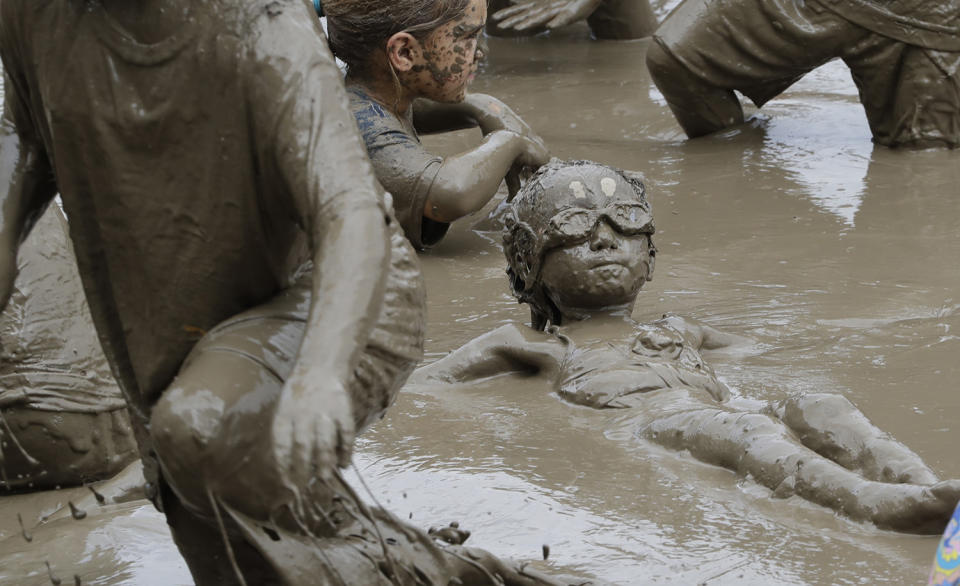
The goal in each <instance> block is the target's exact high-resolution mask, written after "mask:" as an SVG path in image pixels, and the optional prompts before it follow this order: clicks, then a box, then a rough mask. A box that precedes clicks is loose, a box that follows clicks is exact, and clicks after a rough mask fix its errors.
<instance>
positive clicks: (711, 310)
mask: <svg viewBox="0 0 960 586" xmlns="http://www.w3.org/2000/svg"><path fill="white" fill-rule="evenodd" d="M490 44H491V54H492V57H491V60H490V62H489V63H488V64H487V66H486V70H485V71H484V73H483V75H482V76H481V77H480V78H479V79H478V80H477V83H476V87H475V90H476V91H481V92H489V93H492V94H495V95H497V96H500V97H501V98H503V99H504V100H505V101H506V102H508V103H509V104H510V105H511V106H513V107H514V108H515V109H516V110H517V111H518V112H519V113H520V114H521V115H522V116H524V117H525V118H526V119H527V120H528V121H529V122H530V123H531V125H532V126H533V127H534V128H535V129H537V130H538V131H539V132H540V133H541V134H542V135H543V136H544V138H545V139H546V140H547V142H548V144H549V145H550V146H551V148H552V149H553V152H554V154H555V155H557V156H560V157H563V158H589V159H594V160H597V161H602V162H604V163H608V164H612V165H616V166H620V167H623V168H627V169H633V170H637V171H641V172H643V173H644V175H645V176H646V177H647V183H648V188H649V195H650V199H651V201H652V203H653V206H654V212H655V214H656V221H657V227H658V234H657V245H658V247H659V248H660V251H661V253H660V256H659V257H658V265H657V274H656V275H655V278H654V280H653V282H651V283H649V284H648V285H647V287H646V288H645V291H643V292H642V293H641V295H640V298H639V301H638V303H637V306H636V308H635V310H634V314H635V316H636V317H637V318H639V319H651V318H655V317H658V316H659V315H660V314H662V313H663V312H665V311H674V312H677V313H682V314H688V315H692V316H695V317H698V318H700V319H703V320H705V321H707V322H709V323H711V324H713V325H715V326H717V327H720V328H724V329H727V330H730V331H733V332H736V333H739V334H743V335H747V336H750V337H752V338H754V339H755V340H756V341H757V347H758V348H759V351H758V352H757V353H755V354H753V355H750V356H737V355H730V354H715V355H713V356H710V357H708V359H710V360H712V361H713V363H714V366H715V368H716V370H717V372H718V373H720V374H721V376H722V377H723V378H724V380H725V381H726V382H728V384H730V385H731V386H732V387H733V388H734V389H735V390H736V393H737V394H738V395H739V396H741V397H743V398H745V399H771V398H777V397H781V396H783V395H784V394H785V393H787V392H793V391H797V390H817V391H834V392H839V393H842V394H844V395H846V396H847V397H849V398H850V399H851V400H852V401H853V402H854V403H856V404H858V405H859V406H860V407H861V408H862V409H863V410H864V411H865V412H866V413H867V414H868V415H869V416H870V417H871V418H872V419H874V420H875V421H876V422H877V423H878V424H879V425H880V426H881V427H883V428H884V429H887V430H889V431H890V432H891V433H893V434H894V435H895V436H897V437H898V438H900V439H902V440H903V441H905V442H906V443H907V444H908V445H910V446H911V447H912V448H914V449H915V450H916V451H918V452H919V453H920V454H921V455H922V456H923V457H924V458H925V459H926V460H927V461H928V462H929V463H930V464H931V466H933V468H934V469H935V470H938V471H941V472H942V473H943V475H944V476H947V477H955V476H960V462H957V461H956V459H955V455H954V454H955V452H954V450H953V449H952V446H953V445H954V444H955V442H952V441H951V438H952V436H951V435H950V433H951V431H954V430H955V429H956V424H955V421H954V420H953V417H954V414H955V413H960V394H958V393H957V392H956V389H957V385H956V381H957V380H958V377H960V366H958V361H957V360H956V357H957V355H958V352H960V341H958V338H960V321H958V319H960V318H958V314H960V310H958V306H960V297H958V296H957V293H956V291H958V290H960V267H958V263H957V260H956V259H957V258H958V257H960V238H958V236H960V233H958V230H960V229H958V226H960V197H958V196H960V188H958V187H957V186H958V185H960V152H938V151H929V152H897V151H891V150H889V149H885V148H874V147H873V145H872V144H871V142H870V135H869V131H868V129H867V126H866V121H865V118H864V116H863V113H862V111H861V110H860V107H859V105H858V104H857V102H856V90H855V88H854V87H853V84H852V82H851V81H850V79H849V74H848V73H847V71H846V69H845V68H844V66H843V65H842V64H840V63H832V64H830V65H829V66H827V67H825V68H823V69H822V70H821V71H818V72H816V73H815V74H813V75H811V76H809V77H808V78H806V79H805V80H803V81H802V82H801V83H799V84H797V85H796V86H795V87H794V88H792V89H791V91H790V92H788V93H787V94H786V95H784V96H783V97H781V98H779V99H777V100H774V101H773V102H771V103H770V104H768V105H767V106H765V107H764V108H763V110H762V112H761V113H760V114H759V115H758V117H757V118H756V119H755V120H754V121H753V122H751V123H749V124H747V125H745V126H744V127H742V128H736V129H732V130H729V131H727V132H724V133H721V134H720V135H717V136H713V137H708V138H704V139H700V140H697V141H691V142H688V141H686V140H684V137H683V135H682V133H681V132H680V130H679V128H678V127H677V126H676V124H675V122H674V120H673V117H672V115H671V114H670V112H669V111H668V109H667V108H666V107H665V106H664V104H663V103H662V101H661V98H660V97H659V95H658V93H657V92H656V90H655V89H654V88H653V86H652V84H651V83H650V81H649V78H648V77H647V74H646V71H645V68H644V66H643V56H644V53H645V50H646V42H643V41H640V42H625V43H598V42H589V41H587V40H586V39H585V37H584V30H583V29H578V30H573V31H571V32H569V33H566V34H564V35H558V36H557V38H537V39H526V40H498V39H492V40H491V43H490ZM753 112H754V109H752V108H748V113H753ZM477 140H478V136H477V135H476V133H473V132H464V133H458V134H457V135H456V136H453V137H443V138H434V137H431V138H430V140H428V141H427V144H428V146H429V147H430V148H432V149H435V150H437V151H438V152H452V151H456V150H458V149H462V148H464V147H465V146H467V145H470V144H474V143H475V142H476V141H477ZM481 215H482V214H481ZM479 217H480V216H479V215H478V218H479ZM463 223H464V222H461V224H463ZM467 228H468V227H467V226H460V225H458V226H456V227H455V228H454V230H452V233H451V235H450V236H449V237H448V239H447V240H445V241H444V243H443V244H441V245H440V246H439V247H438V248H437V249H435V250H434V251H432V252H430V253H429V254H427V255H425V256H424V257H423V268H424V272H425V275H426V279H427V284H428V292H429V296H430V306H429V307H430V312H429V316H430V319H429V328H428V345H427V356H428V360H431V359H435V358H436V357H437V356H441V355H443V354H444V353H445V352H447V351H449V350H451V349H453V348H455V347H457V346H459V345H460V344H463V343H464V342H466V341H468V340H469V339H471V338H472V337H474V336H477V335H479V334H481V333H484V332H486V331H488V330H490V329H493V328H494V327H496V326H498V325H500V324H502V323H504V322H507V321H523V320H525V319H526V318H527V313H526V311H525V309H524V308H523V307H521V306H518V305H517V304H516V302H515V301H514V300H513V298H512V297H511V296H510V295H509V292H508V289H507V283H506V279H505V277H504V272H503V271H504V267H505V263H504V261H503V258H502V254H501V252H500V250H499V248H498V247H497V246H496V244H495V242H496V238H495V237H493V238H491V235H490V234H487V235H485V236H484V235H479V234H477V233H475V232H471V231H470V230H468V229H467ZM492 236H495V234H494V235H492ZM357 465H358V469H359V470H360V473H361V475H362V476H363V478H364V479H365V480H366V481H367V483H368V484H369V486H370V488H371V490H372V492H373V494H374V495H376V499H377V500H379V501H380V502H382V503H383V504H384V505H386V506H388V507H390V508H391V509H392V510H394V511H395V512H396V513H397V514H398V515H400V516H402V517H404V518H407V517H408V516H410V515H412V520H413V521H414V522H417V523H420V524H422V525H423V526H429V525H439V524H446V523H449V522H450V521H453V520H459V521H460V522H461V523H462V524H463V526H464V527H466V528H468V529H470V530H472V531H473V533H474V535H473V537H472V538H471V541H470V543H471V544H473V545H477V546H482V547H487V548H489V549H491V550H493V551H495V552H496V553H499V554H503V555H508V556H514V557H518V558H524V559H539V558H540V557H541V546H542V545H544V544H547V545H550V547H551V555H550V558H549V560H548V561H546V562H539V565H540V566H541V567H547V568H552V569H559V570H563V571H572V572H573V571H580V572H584V573H588V574H594V575H598V576H601V577H604V578H606V579H608V580H612V581H614V582H616V583H621V584H647V583H662V584H677V583H684V584H686V583H708V584H769V583H778V584H855V583H876V584H908V583H920V582H921V581H923V580H924V579H925V576H926V572H927V569H928V567H929V563H930V561H931V560H932V556H933V552H934V549H935V546H936V539H934V538H926V537H923V538H921V537H913V536H903V535H897V534H893V533H888V532H883V531H878V530H876V529H874V528H872V527H870V526H865V525H860V524H856V523H852V522H849V521H846V520H844V519H841V518H838V517H835V516H834V515H833V514H831V513H830V512H828V511H826V510H825V509H822V508H819V507H816V506H813V505H810V504H809V503H806V502H802V501H798V500H797V499H789V500H786V501H782V500H775V499H773V498H771V496H770V494H769V491H766V490H765V489H762V488H760V487H758V486H756V485H755V484H754V483H753V482H752V481H751V480H750V479H749V478H737V477H736V476H735V475H733V474H732V473H730V472H727V471H725V470H720V469H718V468H714V467H710V466H706V465H703V464H700V463H697V462H695V461H693V460H692V459H690V458H689V457H687V456H684V455H678V454H675V453H671V452H667V451H664V450H661V449H659V448H656V447H653V446H650V445H647V444H643V443H640V442H638V441H636V440H634V439H633V438H632V435H631V430H630V423H629V414H624V413H623V412H616V413H612V414H610V413H605V412H596V411H591V410H589V409H583V408H576V407H571V406H569V405H566V404H564V403H562V402H561V401H559V400H558V399H557V398H555V397H554V396H552V395H551V394H550V393H549V389H546V388H541V387H538V386H537V385H536V384H533V383H532V382H531V381H528V380H525V379H517V378H501V379H498V380H495V381H491V382H489V383H486V384H481V385H473V386H454V387H451V388H449V389H443V390H438V389H423V388H414V387H408V388H407V389H405V391H404V392H403V393H402V395H401V397H400V399H399V400H398V403H397V404H396V406H395V407H394V408H393V409H392V410H391V411H390V413H389V414H388V416H387V417H386V419H385V420H384V421H382V422H381V423H379V424H377V425H376V426H375V427H374V429H373V430H372V431H371V433H369V434H368V435H367V436H366V437H364V438H362V439H361V441H360V447H359V450H358V457H357ZM0 507H3V512H4V517H5V518H6V517H7V513H8V511H9V510H10V507H9V506H5V505H3V504H0ZM143 511H149V509H143ZM134 513H136V514H141V513H140V512H139V511H133V512H132V513H131V515H130V516H131V517H134V516H135V515H134ZM143 514H147V513H143ZM153 515H154V516H153V517H152V518H150V519H149V522H147V521H148V520H145V519H144V518H141V519H140V520H139V521H138V522H139V523H140V525H139V527H140V528H139V529H138V530H137V531H140V533H138V532H136V531H134V532H132V533H130V534H128V535H129V538H130V539H133V536H137V539H141V540H146V541H147V542H150V540H153V544H154V545H155V546H156V547H155V548H154V549H153V550H149V548H146V547H139V546H136V545H131V546H130V548H129V549H125V550H124V551H123V552H119V553H117V554H115V555H116V560H117V562H116V563H117V568H118V573H117V574H115V575H114V577H113V578H109V579H105V580H104V581H103V583H121V582H123V581H124V580H122V579H120V578H119V577H118V576H120V573H121V571H122V572H127V574H124V575H125V576H134V575H144V574H135V573H132V572H136V571H141V572H143V571H145V569H149V568H153V567H156V566H157V564H158V563H159V562H158V558H157V556H160V557H162V558H163V559H164V561H165V563H166V564H167V565H168V567H172V568H174V570H173V571H179V572H181V573H180V574H177V576H178V577H177V578H171V579H170V582H172V583H177V581H178V580H182V579H183V576H184V575H185V574H183V568H182V565H178V564H180V562H179V560H177V558H176V556H175V555H174V553H173V550H172V549H171V548H172V545H171V544H169V543H168V542H167V541H165V539H166V537H161V535H165V533H164V532H165V527H163V525H162V519H161V518H160V517H159V516H158V515H156V514H155V513H153ZM114 522H119V520H117V521H114V520H111V521H110V522H109V524H107V525H105V526H106V527H110V526H112V524H113V523H114ZM3 523H6V521H3ZM6 527H8V525H6V524H3V525H0V544H2V545H0V560H5V559H9V557H8V556H10V555H12V554H11V552H12V551H14V550H13V549H11V546H10V544H11V543H13V542H12V541H9V540H10V539H11V538H12V537H11V533H10V532H8V531H4V529H5V528H6ZM149 527H152V528H154V529H155V532H154V533H151V532H150V531H151V529H148V528H149ZM13 537H14V538H15V535H14V536H13ZM89 539H92V537H90V538H89ZM91 543H93V542H92V541H91ZM134 543H135V541H134ZM88 547H94V546H93V545H90V546H88ZM148 550H149V551H154V552H159V553H157V554H156V555H154V556H153V557H150V555H148V553H147V551H148ZM17 551H19V550H17ZM84 551H85V552H87V553H84V554H77V555H85V556H87V557H90V556H93V555H94V554H93V553H91V551H92V550H88V549H85V550H84ZM65 552H66V553H65V554H64V555H72V554H71V553H70V552H71V550H65ZM51 555H53V554H51ZM84 559H86V558H84ZM91 559H92V557H91ZM0 565H2V563H0ZM121 569H122V570H121ZM66 577H69V576H66ZM136 581H137V582H138V583H140V581H139V579H137V580H136ZM37 583H40V582H37ZM143 583H157V582H152V581H151V580H149V579H146V580H145V581H144V582H143Z"/></svg>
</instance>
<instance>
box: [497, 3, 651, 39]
mask: <svg viewBox="0 0 960 586" xmlns="http://www.w3.org/2000/svg"><path fill="white" fill-rule="evenodd" d="M579 20H586V21H587V24H589V26H590V31H591V32H592V33H593V36H594V37H595V38H597V39H601V40H629V39H640V38H644V37H648V36H650V35H651V34H653V31H654V30H656V28H657V18H656V16H655V15H654V13H653V9H652V8H651V6H650V2H649V0H491V2H490V13H489V17H488V19H487V33H488V34H491V35H494V36H524V35H535V34H537V33H540V32H542V31H544V30H554V29H557V28H561V27H564V26H567V25H570V24H572V23H574V22H577V21H579Z"/></svg>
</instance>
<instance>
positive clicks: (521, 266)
mask: <svg viewBox="0 0 960 586" xmlns="http://www.w3.org/2000/svg"><path fill="white" fill-rule="evenodd" d="M580 165H599V163H595V162H593V161H579V160H571V161H562V160H560V159H553V160H551V161H550V162H549V163H547V164H546V165H544V166H542V167H540V169H539V170H538V171H537V172H536V173H535V174H534V175H533V176H532V177H531V178H530V180H529V181H528V182H527V183H526V184H525V185H524V186H523V189H521V190H520V192H519V193H518V194H517V197H516V198H515V199H514V200H513V204H512V205H511V207H510V210H509V212H508V213H507V214H506V216H505V217H504V227H503V234H502V237H503V254H504V256H506V257H507V278H508V279H509V280H510V289H511V290H512V291H513V294H514V296H515V297H516V298H517V301H519V302H520V303H526V304H527V305H528V306H529V307H530V325H531V326H532V327H533V329H535V330H545V329H546V328H547V326H548V325H555V326H559V325H561V324H562V322H563V315H562V314H561V313H560V310H559V309H558V308H557V306H556V304H554V303H553V301H552V300H551V299H550V296H549V295H547V292H546V290H545V289H544V287H543V285H542V284H541V281H540V267H541V265H542V263H543V257H544V253H545V252H546V251H544V250H542V249H541V248H540V247H539V246H538V244H537V241H538V239H537V236H536V235H535V233H534V229H533V228H532V227H531V225H530V223H529V222H528V220H529V218H528V216H529V215H531V214H535V213H536V203H535V202H537V201H539V200H541V198H543V197H544V196H545V190H544V187H543V185H542V182H541V180H542V179H543V178H544V176H545V175H547V174H549V173H551V172H554V171H557V170H558V169H561V168H565V167H571V166H580ZM601 166H603V167H607V168H608V169H610V170H611V171H614V172H616V173H617V174H618V175H620V176H621V177H622V178H623V179H624V180H626V182H627V183H628V184H629V185H630V186H631V187H632V188H633V191H634V193H635V194H636V195H637V199H638V200H639V201H641V202H643V203H644V204H645V205H646V204H647V198H646V188H645V187H644V185H643V182H642V181H640V179H639V178H638V177H637V176H636V175H635V174H633V173H630V172H625V171H622V170H620V169H616V168H614V167H609V166H607V165H601ZM651 229H652V224H651ZM647 242H648V244H649V245H650V269H649V274H648V280H650V279H652V278H653V269H654V265H655V262H656V254H657V248H656V246H654V244H653V235H652V233H651V234H647Z"/></svg>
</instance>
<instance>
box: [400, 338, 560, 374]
mask: <svg viewBox="0 0 960 586" xmlns="http://www.w3.org/2000/svg"><path fill="white" fill-rule="evenodd" d="M566 351H567V347H566V345H565V344H564V343H563V342H561V341H560V340H559V339H557V338H554V337H552V336H547V335H545V334H543V333H542V332H538V331H535V330H533V329H531V328H528V327H526V326H517V325H515V324H508V325H505V326H501V327H499V328H497V329H495V330H493V331H492V332H487V333H486V334H484V335H482V336H480V337H478V338H474V339H473V340H471V341H469V342H467V343H466V344H464V345H463V346H461V347H460V348H457V349H456V350H454V351H453V352H451V353H450V354H447V355H446V356H444V357H443V358H441V359H440V360H437V361H436V362H434V363H432V364H428V365H426V366H423V367H420V368H418V369H417V370H416V371H415V372H414V373H413V376H411V377H410V381H411V382H413V383H417V384H427V383H459V382H468V381H472V380H478V379H483V378H488V377H491V376H497V375H500V374H506V373H509V372H534V373H541V374H544V375H547V376H551V375H553V374H555V373H556V372H557V371H558V370H559V368H560V363H561V361H562V360H563V357H564V355H565V354H566Z"/></svg>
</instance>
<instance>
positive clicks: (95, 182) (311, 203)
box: [0, 0, 556, 585]
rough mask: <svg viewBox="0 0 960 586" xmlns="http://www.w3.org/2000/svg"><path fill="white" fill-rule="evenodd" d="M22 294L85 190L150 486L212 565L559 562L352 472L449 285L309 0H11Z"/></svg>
mask: <svg viewBox="0 0 960 586" xmlns="http://www.w3.org/2000/svg"><path fill="white" fill-rule="evenodd" d="M0 57H2V60H3V70H4V74H5V84H4V112H3V118H2V123H0V211H2V214H0V306H2V305H6V303H7V301H8V300H9V298H10V296H11V292H12V289H13V284H14V277H15V275H16V258H17V252H18V249H19V246H20V243H21V241H22V240H23V239H24V237H26V235H27V234H28V233H29V231H30V229H31V228H32V227H33V224H34V222H35V220H36V218H37V217H38V216H39V215H40V214H41V213H42V211H43V210H44V209H45V207H46V206H47V205H49V203H50V201H51V199H52V198H53V196H54V194H55V193H56V192H57V191H59V192H60V194H61V197H62V200H63V206H64V209H65V211H66V213H67V216H68V218H69V227H70V236H71V239H72V241H73V244H74V251H75V254H76V257H77V264H78V268H79V272H80V276H81V279H82V281H83V285H84V289H85V292H86V295H87V300H88V302H89V305H90V312H91V316H92V317H93V321H94V324H95V325H96V327H97V331H98V334H99V336H100V339H101V342H102V345H103V349H104V352H105V354H106V356H107V358H108V360H109V361H110V362H111V366H112V370H113V373H114V374H115V375H116V378H117V382H118V384H119V387H120V389H121V391H122V392H123V394H124V396H125V399H126V402H127V406H128V408H129V411H130V415H131V422H132V426H133V429H134V431H135V433H136V436H137V440H138V444H139V448H140V452H141V456H142V459H143V463H144V474H145V476H146V480H147V486H146V488H147V490H146V492H147V496H148V497H149V498H151V499H152V500H153V501H154V502H155V503H156V504H157V506H158V507H159V508H161V509H162V510H163V512H164V513H165V515H166V518H167V522H168V524H169V526H170V530H171V532H172V535H173V537H174V540H175V541H176V543H177V546H178V548H179V550H180V552H181V553H182V554H183V556H184V558H185V559H186V561H187V564H188V566H189V567H190V571H191V574H192V575H193V577H194V579H195V581H196V582H197V584H200V585H206V584H235V583H238V584H244V583H249V584H276V583H287V584H317V583H323V584H337V583H345V584H383V583H391V584H400V583H402V584H414V583H416V584H448V583H449V582H451V581H454V582H456V581H461V582H463V583H466V584H491V583H499V582H497V579H496V578H494V576H493V574H494V573H496V574H500V575H501V576H502V577H503V579H504V580H505V581H506V582H507V583H510V584H534V583H536V584H554V583H556V582H554V581H552V580H548V579H543V580H541V579H539V578H536V576H534V573H531V572H527V571H525V570H524V569H523V568H518V567H516V566H513V565H509V564H505V563H501V562H500V561H499V560H497V559H495V558H493V557H492V556H490V555H489V554H486V553H485V552H482V551H479V550H469V549H459V548H456V547H451V548H440V547H438V546H437V544H435V543H434V542H433V540H432V538H430V537H429V536H427V535H426V533H424V532H422V531H418V530H416V529H414V528H412V527H409V526H408V525H405V524H404V523H402V522H400V521H398V520H397V519H395V518H393V517H391V516H390V515H389V514H388V513H386V512H384V511H381V510H377V509H374V510H371V509H370V508H368V507H367V506H366V505H365V504H364V503H363V502H362V501H361V500H359V499H358V498H357V496H356V494H354V493H353V491H352V489H351V488H350V486H349V485H347V484H346V482H345V481H344V480H343V478H342V477H341V475H340V473H339V467H342V466H345V465H347V464H348V463H349V461H350V457H351V450H352V446H353V437H354V434H355V432H356V431H357V430H362V429H364V428H365V427H366V426H367V425H369V424H370V423H371V422H372V421H374V420H375V419H377V418H378V417H379V416H381V415H382V413H383V412H384V410H385V409H386V408H387V406H388V405H389V404H390V403H391V402H392V400H393V398H394V396H395V394H396V392H397V390H398V388H399V386H400V385H401V384H402V383H403V381H404V380H405V379H406V378H407V376H408V374H409V373H410V372H411V370H412V369H413V367H414V365H415V364H416V362H417V361H418V360H419V359H420V356H421V353H422V345H423V312H424V301H423V290H422V279H421V277H420V271H419V266H418V263H417V259H416V255H415V253H414V251H413V249H412V247H411V246H410V244H409V243H408V242H407V241H406V239H405V238H404V237H403V234H402V233H401V231H400V230H399V227H398V223H397V221H396V220H395V219H394V218H393V215H392V212H391V210H390V209H389V207H388V203H387V201H386V195H385V194H384V192H383V190H382V188H381V187H380V186H379V185H378V184H377V182H376V180H375V179H374V177H373V173H372V171H371V169H370V166H369V162H368V160H367V156H366V154H365V152H364V149H363V145H362V143H361V142H360V139H359V136H358V135H357V130H356V124H355V122H354V120H353V117H352V116H350V113H349V111H347V109H346V107H345V105H346V96H345V93H344V90H343V86H342V81H341V76H340V72H339V70H338V69H337V67H336V65H335V63H334V60H333V58H332V56H331V55H330V52H329V50H328V48H327V46H326V42H325V39H324V37H323V34H322V31H321V30H320V29H319V27H318V25H317V23H316V19H315V18H313V17H312V16H311V14H310V13H309V9H308V7H307V5H306V4H304V3H303V2H302V1H300V0H270V1H267V0H139V1H137V2H130V1H128V0H98V1H91V2H80V1H77V2H62V1H56V2H53V1H44V0H41V1H39V2H37V1H35V0H3V2H2V3H0Z"/></svg>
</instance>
